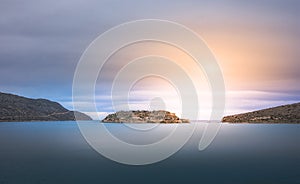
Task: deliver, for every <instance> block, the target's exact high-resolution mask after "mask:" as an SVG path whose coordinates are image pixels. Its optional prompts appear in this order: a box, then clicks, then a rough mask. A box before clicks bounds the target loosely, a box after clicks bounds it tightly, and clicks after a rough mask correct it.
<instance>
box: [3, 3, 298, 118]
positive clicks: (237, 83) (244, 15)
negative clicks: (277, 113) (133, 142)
mask: <svg viewBox="0 0 300 184" xmlns="http://www.w3.org/2000/svg"><path fill="white" fill-rule="evenodd" d="M299 17H300V1H298V0H251V1H250V0H249V1H238V0H216V1H209V0H202V1H201V0H199V1H196V0H186V1H177V0H172V1H171V0H170V1H155V0H154V1H145V0H136V1H130V0H128V1H126V2H125V1H121V0H120V1H115V0H102V1H101V0H100V1H95V0H94V1H85V0H72V1H71V0H61V1H50V0H41V1H33V0H27V1H20V0H19V1H17V0H2V1H1V6H0V91H1V92H7V93H14V94H19V95H22V96H26V97H31V98H47V99H51V100H54V101H58V102H60V103H61V104H62V105H63V106H65V107H66V108H69V109H72V108H73V105H72V81H73V76H74V71H75V69H76V66H77V63H78V61H79V59H80V57H81V55H82V54H83V52H84V51H85V49H86V48H87V47H88V46H89V44H90V43H91V42H92V41H93V40H94V39H95V38H97V37H98V36H99V35H100V34H102V33H103V32H105V31H107V30H108V29H110V28H112V27H114V26H117V25H119V24H121V23H124V22H128V21H133V20H139V19H163V20H169V21H174V22H177V23H180V24H182V25H184V26H186V27H188V28H190V29H192V30H193V31H195V32H196V33H197V34H198V35H199V36H200V37H201V38H202V39H203V40H204V41H205V42H206V43H207V45H208V47H209V48H210V49H211V50H212V52H213V53H214V55H215V57H216V58H217V60H218V62H219V65H220V67H221V69H222V72H223V77H224V81H225V86H226V93H227V98H226V110H225V114H233V113H240V112H246V111H251V110H256V109H261V108H265V107H271V106H276V105H281V104H288V103H294V102H299V101H300V85H299V81H300V71H299V68H300V67H299V66H300V61H299V58H300V38H299V35H300V21H299V20H298V19H299ZM133 53H134V54H133ZM153 53H156V54H164V55H169V56H170V57H172V58H174V59H179V60H182V62H187V61H188V60H189V58H187V57H186V56H184V55H183V54H180V51H178V50H175V49H174V48H170V46H166V45H153V44H152V45H151V44H150V43H144V44H140V45H138V44H137V45H134V46H131V47H129V48H125V49H123V50H121V51H120V52H119V53H117V54H116V55H115V56H114V57H113V58H111V59H110V60H112V62H114V63H115V64H111V65H108V66H107V68H106V71H107V72H108V73H109V74H110V75H109V74H107V75H108V76H110V77H113V76H114V75H112V74H111V73H113V72H114V71H116V70H117V69H118V68H119V67H120V66H121V64H120V63H122V62H123V61H124V60H130V59H133V58H134V57H136V56H143V55H145V54H153ZM201 75H202V74H199V78H201ZM194 79H195V78H194ZM107 80H111V79H107ZM195 80H197V79H195ZM107 82H108V81H106V80H102V81H97V87H96V96H97V99H96V100H97V107H98V113H99V114H100V115H101V116H104V115H105V114H107V113H109V112H112V111H114V109H113V108H112V107H111V99H110V98H109V93H108V91H109V90H107V89H106V87H107V86H106V85H105V84H106V83H107ZM165 82H166V81H159V80H158V79H149V78H148V79H145V80H144V81H141V83H137V84H136V86H134V87H133V88H132V89H133V90H132V91H131V94H132V96H130V99H132V100H133V101H134V103H132V105H133V107H132V108H147V107H148V106H149V103H151V99H153V98H155V97H156V96H157V94H155V93H154V91H156V92H157V91H159V90H161V92H160V93H159V94H163V95H162V96H164V98H165V100H166V101H165V102H164V103H165V105H166V106H167V107H168V109H169V110H172V111H175V112H178V111H177V110H178V106H180V102H179V101H178V99H179V98H176V97H174V95H175V96H176V90H174V88H172V86H169V85H168V84H166V83H165ZM199 84H200V85H201V86H202V88H201V89H202V99H204V100H203V101H200V103H202V104H205V105H204V111H205V113H204V114H206V115H204V116H203V117H202V118H204V119H205V118H206V117H207V114H208V113H209V110H208V109H209V107H210V105H209V104H210V101H209V100H205V99H209V94H207V93H208V92H207V90H206V89H208V86H207V85H206V84H205V82H203V83H199ZM162 86H164V87H165V88H162ZM200 91H201V90H200ZM165 92H167V93H165ZM168 92H169V93H168ZM200 93H201V92H200ZM168 99H169V100H168ZM172 99H173V100H172ZM149 100H150V101H149ZM82 103H84V99H83V102H82ZM176 109H177V110H176ZM93 113H94V114H93ZM178 113H180V112H178ZM88 114H90V115H92V116H93V117H94V115H95V112H88Z"/></svg>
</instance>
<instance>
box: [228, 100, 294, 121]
mask: <svg viewBox="0 0 300 184" xmlns="http://www.w3.org/2000/svg"><path fill="white" fill-rule="evenodd" d="M222 122H226V123H297V124H299V123H300V103H294V104H289V105H282V106H278V107H273V108H268V109H263V110H258V111H253V112H248V113H243V114H237V115H231V116H225V117H224V118H223V119H222Z"/></svg>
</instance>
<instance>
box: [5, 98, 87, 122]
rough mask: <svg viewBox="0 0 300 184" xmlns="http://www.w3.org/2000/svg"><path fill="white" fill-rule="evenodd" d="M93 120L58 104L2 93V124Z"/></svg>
mask: <svg viewBox="0 0 300 184" xmlns="http://www.w3.org/2000/svg"><path fill="white" fill-rule="evenodd" d="M75 114H76V118H77V120H92V119H91V118H90V117H89V116H88V115H86V114H84V113H81V112H77V111H70V110H68V109H66V108H64V107H63V106H62V105H60V104H59V103H57V102H53V101H50V100H47V99H31V98H26V97H22V96H18V95H13V94H8V93H1V92H0V122H11V121H74V120H76V119H75Z"/></svg>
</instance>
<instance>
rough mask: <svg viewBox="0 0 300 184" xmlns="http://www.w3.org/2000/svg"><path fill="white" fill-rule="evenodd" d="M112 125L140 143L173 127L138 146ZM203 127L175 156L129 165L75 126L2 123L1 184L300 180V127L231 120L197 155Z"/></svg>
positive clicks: (120, 126) (112, 127)
mask: <svg viewBox="0 0 300 184" xmlns="http://www.w3.org/2000/svg"><path fill="white" fill-rule="evenodd" d="M86 123H88V124H90V126H91V127H93V126H97V124H98V122H96V121H91V122H86ZM192 123H196V122H192ZM106 126H107V128H108V129H109V130H110V131H111V132H112V133H113V134H114V135H116V136H119V138H122V139H124V140H126V141H128V142H131V143H135V144H142V143H151V142H153V141H154V142H155V141H157V140H159V139H161V138H162V137H164V136H165V135H167V134H166V132H168V131H165V130H167V129H168V128H169V127H168V125H164V127H165V128H164V127H162V128H159V129H156V130H155V133H154V134H153V136H152V138H149V137H151V136H149V132H148V133H147V131H144V132H145V140H143V139H142V134H141V135H139V141H135V142H134V140H136V139H134V138H132V135H131V134H130V132H132V130H131V129H130V128H128V127H126V126H124V125H123V124H116V123H108V124H106ZM139 126H143V125H139ZM170 126H173V125H170ZM180 126H188V125H183V124H182V125H180ZM180 126H178V128H180ZM205 126H206V124H205V123H199V126H198V127H197V129H196V131H195V132H194V134H193V136H192V138H191V139H190V140H189V141H188V142H187V144H186V145H185V146H184V147H183V148H182V149H181V150H180V151H179V152H177V153H176V154H174V155H173V156H171V157H170V158H168V159H166V160H163V161H161V162H159V163H155V164H151V165H144V166H129V165H123V164H119V163H116V162H114V161H111V160H108V159H107V158H105V157H103V156H101V155H100V154H98V153H97V152H96V151H94V150H93V149H92V148H91V147H90V146H89V145H88V143H87V142H86V141H85V139H84V138H83V137H82V135H81V133H80V131H79V128H78V126H77V123H76V122H72V121H70V122H18V123H17V122H7V123H6V122H4V123H0V144H1V147H0V163H1V164H0V173H1V174H0V183H93V182H98V183H100V182H101V183H108V182H116V183H159V182H161V181H165V182H168V183H192V182H193V183H196V182H197V183H208V182H215V183H216V182H217V183H300V175H299V171H300V147H299V140H300V134H299V131H300V126H299V125H296V124H226V123H225V124H222V126H221V129H220V131H219V133H218V134H217V136H216V138H215V139H214V141H213V142H212V144H211V145H210V146H209V147H208V148H207V149H205V150H204V151H198V143H199V140H200V138H201V135H202V134H203V130H204V128H205ZM154 129H155V128H154ZM147 134H148V135H147ZM146 137H148V138H146ZM132 141H133V142H132ZM158 151H159V150H158ZM120 154H122V153H120Z"/></svg>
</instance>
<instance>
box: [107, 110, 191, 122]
mask: <svg viewBox="0 0 300 184" xmlns="http://www.w3.org/2000/svg"><path fill="white" fill-rule="evenodd" d="M102 122H104V123H189V122H190V121H189V120H188V119H180V118H178V117H177V116H176V115H175V113H171V112H169V111H165V110H156V111H146V110H137V111H119V112H116V113H113V114H109V115H108V116H106V117H105V118H104V119H103V120H102Z"/></svg>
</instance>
